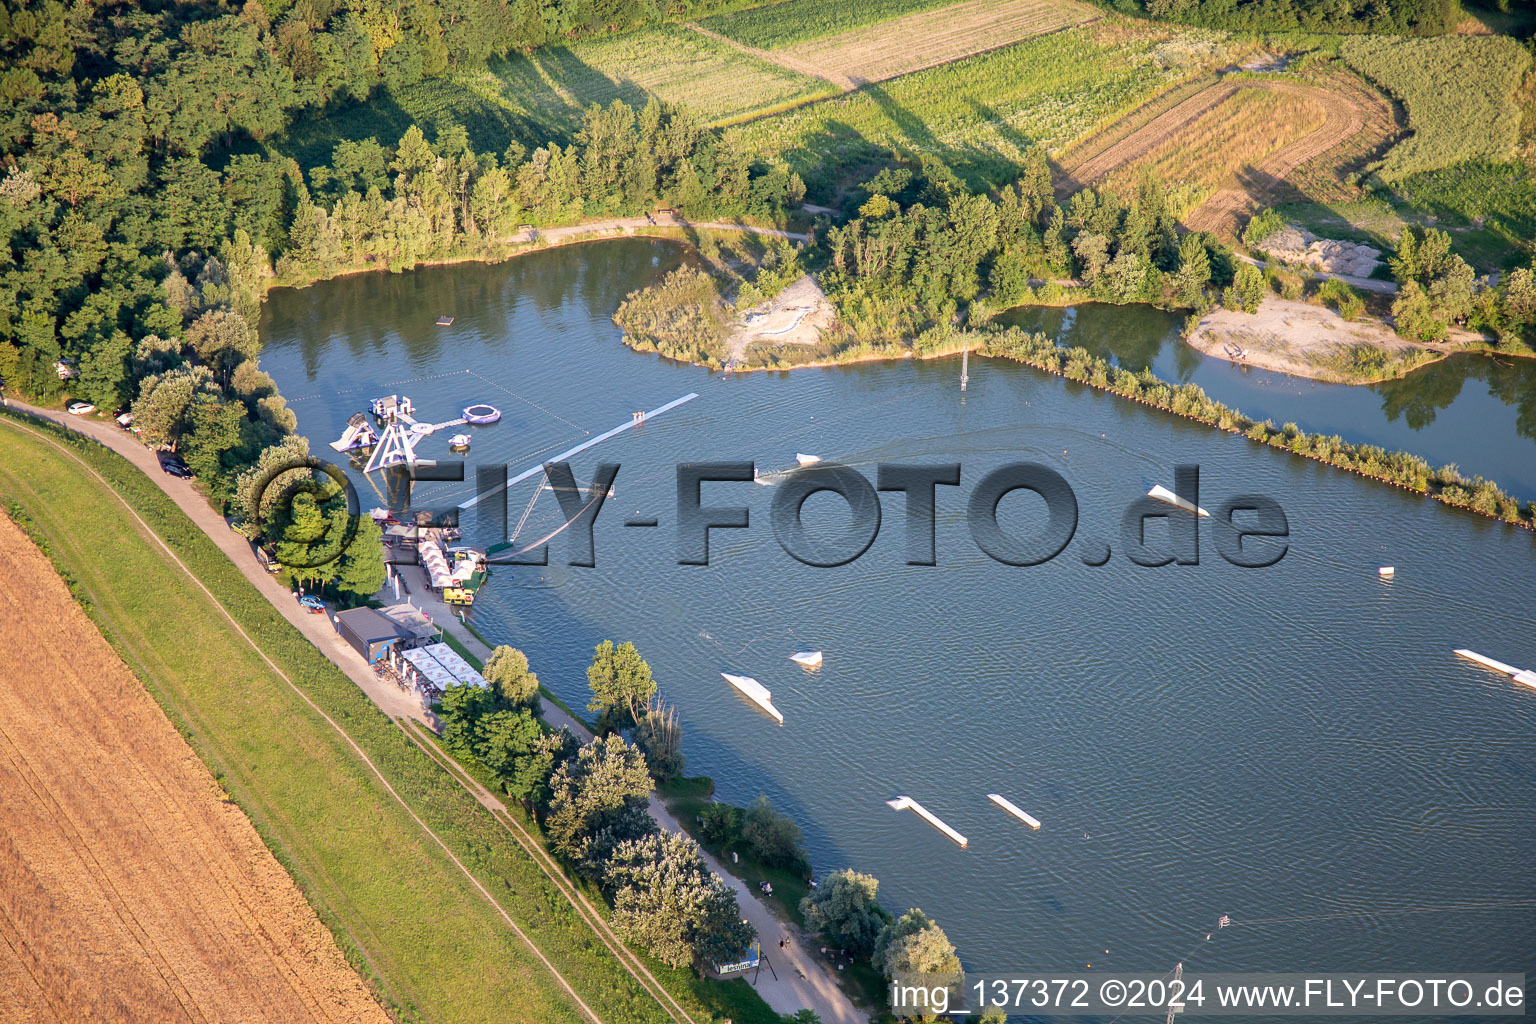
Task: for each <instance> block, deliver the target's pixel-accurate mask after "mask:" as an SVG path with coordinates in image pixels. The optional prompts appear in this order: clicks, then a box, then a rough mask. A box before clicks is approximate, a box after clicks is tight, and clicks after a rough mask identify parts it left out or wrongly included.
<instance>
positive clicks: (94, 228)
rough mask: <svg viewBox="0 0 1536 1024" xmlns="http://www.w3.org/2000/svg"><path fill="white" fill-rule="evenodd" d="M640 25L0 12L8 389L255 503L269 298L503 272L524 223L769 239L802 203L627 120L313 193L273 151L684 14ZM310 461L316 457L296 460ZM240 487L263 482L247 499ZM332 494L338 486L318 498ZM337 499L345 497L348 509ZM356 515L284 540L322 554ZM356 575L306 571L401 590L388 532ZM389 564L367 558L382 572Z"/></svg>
mask: <svg viewBox="0 0 1536 1024" xmlns="http://www.w3.org/2000/svg"><path fill="white" fill-rule="evenodd" d="M686 7H687V5H686V4H674V5H671V6H669V7H665V8H663V7H657V6H653V5H641V4H636V3H624V2H617V3H607V4H604V3H592V2H581V0H568V2H557V3H532V2H526V0H525V2H519V3H512V4H504V3H499V2H498V3H492V2H488V0H432V2H422V3H414V4H410V5H399V4H395V3H386V2H380V0H351V2H347V3H342V2H337V0H297V2H289V0H269V2H267V3H265V4H263V3H259V2H255V0H251V2H247V3H246V4H245V5H244V6H237V5H231V4H228V3H222V2H210V3H197V4H194V3H184V2H171V3H167V4H164V5H151V6H147V7H145V6H131V5H130V6H122V5H100V4H89V3H87V4H79V5H66V4H63V3H60V2H57V0H41V2H38V0H26V2H18V0H6V2H5V3H4V5H3V6H0V239H3V240H4V244H0V387H3V388H5V389H7V390H9V391H11V392H12V393H18V392H19V393H21V394H23V395H26V396H28V397H32V398H35V399H39V400H42V401H44V402H51V401H57V400H58V399H59V398H60V397H61V396H63V395H65V394H68V395H70V396H73V397H79V398H84V399H87V400H89V401H90V402H92V403H93V404H95V405H96V406H97V407H98V408H99V409H101V410H103V411H105V412H109V413H110V412H114V411H117V410H120V409H124V408H127V409H130V410H131V411H132V413H133V415H134V418H135V428H136V429H137V430H138V431H139V432H140V433H141V436H142V437H143V438H144V440H145V441H146V442H148V443H150V444H152V445H155V446H157V447H163V448H168V449H171V450H174V451H176V452H179V453H181V454H182V455H183V456H184V457H185V459H186V461H187V462H188V464H189V465H190V466H191V468H192V470H193V472H195V473H196V474H197V476H198V478H199V481H200V483H201V485H202V486H203V487H204V488H205V489H206V491H207V493H208V495H209V497H210V499H211V500H212V501H213V503H214V504H215V505H216V506H217V507H220V508H222V509H225V510H226V511H231V512H234V513H235V514H237V515H242V516H244V517H245V518H246V520H247V522H250V523H254V522H257V521H258V518H257V517H256V516H251V515H248V514H247V513H248V512H249V511H250V510H248V509H246V508H244V507H243V506H242V505H241V503H240V502H239V501H238V500H237V498H238V497H239V495H238V493H237V492H239V491H241V490H242V488H243V489H244V490H247V491H248V490H249V488H250V486H251V483H252V477H251V475H250V473H249V472H248V470H250V468H251V467H253V466H256V465H258V464H262V462H261V460H262V457H263V453H264V452H268V453H272V454H270V455H269V456H268V457H267V460H266V463H267V464H270V463H271V461H272V459H273V458H276V457H278V456H292V455H294V454H295V449H293V448H291V447H285V445H286V439H287V438H288V437H289V435H291V434H292V432H293V430H294V428H295V420H294V416H293V414H292V412H291V411H290V410H288V409H287V407H286V406H285V404H284V402H283V399H282V397H281V396H280V395H278V393H277V388H276V386H275V385H274V383H273V381H272V379H271V378H270V377H269V376H267V375H266V374H265V373H263V372H261V371H260V370H259V369H258V368H257V357H258V354H259V351H260V343H259V340H258V338H257V334H256V329H255V324H256V320H257V316H258V313H259V309H260V302H261V295H262V293H263V291H264V290H265V288H266V287H268V286H269V285H270V284H272V283H273V282H274V281H275V280H277V279H278V275H280V277H281V280H282V281H283V283H288V284H298V283H307V282H308V281H311V280H314V279H316V278H319V277H323V276H328V275H331V274H334V273H336V272H338V271H339V270H343V269H354V268H368V267H388V268H391V269H400V268H404V267H408V266H411V265H413V264H415V263H417V262H419V261H421V260H426V259H440V258H451V257H454V256H460V255H486V254H491V253H494V252H495V251H497V250H498V247H504V245H505V243H506V241H507V240H508V238H509V236H510V235H512V234H513V233H514V232H515V229H516V228H517V227H518V226H519V225H520V224H522V223H527V224H535V225H548V224H561V223H569V222H573V221H577V220H579V219H581V218H584V217H594V216H613V215H619V214H635V213H638V212H640V211H641V210H643V209H644V208H645V207H647V206H649V205H653V204H655V203H657V202H666V203H668V204H670V205H673V206H678V207H681V208H682V209H684V210H685V211H686V212H687V213H689V214H694V215H701V214H704V215H711V214H731V215H737V214H757V215H760V216H766V217H772V216H776V215H778V214H779V213H781V212H782V210H783V208H784V205H785V204H786V203H787V202H792V201H797V200H798V198H799V196H800V195H801V194H802V193H803V186H801V185H800V184H799V182H798V181H797V180H796V179H794V178H792V177H791V176H790V175H788V174H787V173H785V172H784V171H782V170H772V169H767V168H762V167H759V166H756V165H755V163H754V161H753V160H752V158H751V157H750V156H749V155H748V154H747V153H745V152H744V151H742V150H741V149H739V148H738V147H735V146H733V145H731V144H730V143H728V142H726V141H724V140H723V139H722V138H721V136H720V135H719V134H718V133H715V132H711V131H706V130H705V129H704V128H703V127H702V126H701V125H700V124H699V122H698V121H697V120H696V119H694V118H693V117H691V116H690V115H689V114H687V113H686V112H684V111H680V110H676V109H672V108H668V107H664V106H662V105H660V104H658V103H654V102H653V103H651V104H650V105H648V106H647V107H645V108H644V109H642V110H638V111H637V110H634V109H631V108H629V107H627V106H625V105H624V104H622V103H615V104H614V105H613V106H611V107H609V108H607V109H599V108H595V107H594V108H593V109H592V110H591V111H589V112H588V114H587V116H586V118H585V120H584V123H583V128H582V131H581V133H580V134H579V136H578V137H577V138H576V139H575V140H574V141H573V142H571V144H570V145H568V146H567V147H565V148H562V147H561V146H559V145H556V144H553V143H552V144H550V145H549V146H547V147H539V148H536V149H535V150H534V151H533V152H531V153H528V152H525V151H524V150H523V149H522V148H521V147H520V146H513V147H512V148H510V149H508V150H507V151H505V152H503V153H476V152H473V151H472V150H471V148H470V146H469V144H468V140H467V133H466V132H465V131H464V129H463V128H462V127H458V126H454V125H447V126H445V127H443V128H442V129H441V130H439V131H438V132H437V135H436V137H435V138H433V139H431V140H429V139H427V138H426V136H425V135H424V134H423V133H422V132H421V130H420V129H418V128H415V127H412V128H411V129H410V130H408V131H407V132H406V133H405V134H404V136H403V137H402V138H401V139H400V140H398V143H396V144H394V145H390V144H388V143H387V141H386V143H383V144H381V142H380V141H379V140H376V139H364V140H362V141H360V142H344V143H341V144H339V145H338V146H336V148H335V151H334V153H333V154H332V158H331V161H330V163H329V164H326V165H324V166H320V167H316V168H313V169H312V170H311V172H310V173H309V175H308V177H307V178H306V176H305V174H304V173H303V172H301V170H300V168H299V167H298V165H297V164H296V163H295V162H294V161H293V160H291V159H287V158H284V157H282V156H281V155H279V154H278V153H277V152H276V151H275V150H274V149H273V148H271V141H272V140H273V139H274V137H276V136H277V135H279V134H280V133H281V132H282V131H283V130H284V129H285V127H286V125H287V124H288V122H289V120H290V118H292V117H295V116H303V115H304V112H306V111H314V110H318V109H319V108H321V107H324V106H326V105H327V104H332V103H345V102H353V101H357V100H362V99H365V98H367V97H368V95H369V94H370V91H371V90H372V89H373V88H374V86H375V85H376V84H377V83H378V82H379V81H381V80H389V81H395V82H399V81H406V80H410V79H411V78H412V77H413V76H415V77H419V76H420V75H421V74H431V73H435V72H436V71H439V70H442V69H444V68H445V67H446V66H447V63H446V62H447V61H449V60H450V58H451V59H454V60H464V61H475V60H482V59H483V58H484V56H485V54H486V53H487V52H488V50H487V48H488V47H489V48H490V50H491V51H497V50H505V49H508V48H511V47H516V46H533V45H538V44H540V43H542V42H544V41H546V40H548V39H553V38H560V37H565V36H569V35H571V34H573V33H580V32H584V31H600V30H606V29H608V28H613V27H620V26H624V25H628V24H631V23H633V22H634V21H635V20H636V19H640V20H646V19H651V20H654V19H657V18H662V17H667V16H673V15H677V14H680V13H686ZM298 454H300V455H302V454H305V453H298ZM242 478H244V482H243V484H242ZM312 482H313V483H315V484H316V485H318V486H319V487H320V488H321V489H323V488H324V482H323V481H322V480H320V479H319V477H315V478H314V480H313V481H312ZM328 500H329V499H328ZM336 514H337V513H336V508H335V504H334V502H333V501H332V502H330V504H329V505H327V504H326V503H325V502H322V503H319V504H317V503H315V502H314V501H313V500H310V499H305V500H304V501H301V502H300V503H299V505H298V506H297V507H295V508H294V509H291V510H288V511H287V512H285V513H284V514H283V515H282V516H280V517H279V518H278V519H277V520H268V521H267V525H268V527H269V529H268V531H267V532H268V537H267V539H268V540H269V541H272V542H273V543H274V545H275V546H276V547H277V548H278V549H279V553H280V554H281V553H282V552H283V551H288V552H289V553H291V554H300V555H301V554H303V553H304V552H312V551H313V550H314V548H315V544H316V538H317V537H319V536H321V535H322V534H324V533H325V531H324V530H323V526H324V524H325V523H326V522H328V521H331V520H333V519H334V517H335V515H336ZM370 526H371V524H367V523H365V524H362V528H361V529H360V530H359V532H358V533H357V535H356V541H355V544H354V548H353V550H352V552H351V557H350V558H349V559H347V560H344V561H342V562H337V563H335V564H333V565H330V566H329V567H325V568H319V569H315V570H301V571H296V572H290V573H289V575H290V576H291V577H292V578H293V580H294V581H295V582H297V583H299V584H301V585H308V586H312V587H330V588H333V589H334V590H335V591H336V592H337V593H339V594H342V595H344V596H348V595H350V596H351V597H358V596H367V595H368V594H371V593H372V592H373V591H372V590H370V589H365V588H366V587H367V585H368V584H369V583H372V584H373V589H377V587H378V586H381V585H382V584H383V582H384V581H383V575H382V573H383V568H382V561H381V558H382V556H381V554H380V553H379V552H378V551H377V550H376V549H377V547H378V545H377V535H376V531H372V532H370V530H369V527H370ZM365 549H366V550H365Z"/></svg>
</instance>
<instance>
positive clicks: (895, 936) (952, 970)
mask: <svg viewBox="0 0 1536 1024" xmlns="http://www.w3.org/2000/svg"><path fill="white" fill-rule="evenodd" d="M873 962H874V965H875V968H876V970H878V971H879V972H880V973H881V974H883V975H884V976H885V977H887V978H895V977H896V975H897V974H898V973H910V974H930V973H931V974H958V973H960V958H959V957H957V956H955V947H954V944H953V943H951V942H950V941H949V936H947V935H945V934H944V929H942V928H940V927H939V926H938V925H936V924H934V922H933V918H931V917H929V916H928V915H927V914H925V913H923V912H922V911H921V910H918V909H917V908H915V907H914V908H913V909H911V910H908V911H907V912H906V913H905V914H902V915H901V916H900V917H898V918H896V919H895V920H894V921H892V922H891V923H890V924H888V925H886V926H885V928H883V929H882V930H881V932H880V935H879V936H878V937H877V938H876V939H875V950H874V954H873Z"/></svg>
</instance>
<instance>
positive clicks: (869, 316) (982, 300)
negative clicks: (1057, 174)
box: [821, 150, 1234, 339]
mask: <svg viewBox="0 0 1536 1024" xmlns="http://www.w3.org/2000/svg"><path fill="white" fill-rule="evenodd" d="M863 188H864V191H865V192H866V193H867V194H868V199H867V200H865V202H864V203H863V204H862V205H861V206H860V208H859V213H858V216H857V217H855V218H854V219H852V220H850V221H849V222H848V223H847V224H844V225H842V226H840V227H834V228H832V229H830V230H829V231H828V233H827V237H826V264H827V266H826V269H825V270H824V272H823V273H822V275H821V280H822V283H823V286H824V287H825V288H826V291H827V294H828V296H829V297H830V298H831V299H832V300H833V302H834V303H835V304H836V305H837V307H838V312H839V315H840V316H841V317H842V319H843V322H844V323H845V324H847V325H848V326H849V327H850V328H851V329H852V331H853V333H854V334H855V335H857V336H859V337H861V338H865V339H870V338H892V337H905V338H910V337H915V336H917V335H918V334H920V333H921V332H922V331H923V330H926V329H927V328H929V327H932V326H936V325H941V324H948V323H950V322H952V321H954V320H955V319H956V317H957V316H958V315H959V314H961V313H962V312H965V313H967V315H968V316H969V317H970V318H971V319H972V320H973V321H977V320H980V319H984V318H985V317H986V316H987V315H989V312H990V311H991V310H994V309H997V308H999V307H1006V306H1012V305H1017V304H1018V303H1020V302H1025V301H1028V300H1029V299H1030V298H1032V297H1033V295H1034V289H1035V288H1036V287H1037V286H1039V285H1041V284H1044V283H1047V282H1050V281H1052V280H1054V279H1058V278H1075V279H1079V280H1081V281H1082V282H1083V283H1084V284H1086V285H1087V286H1088V289H1089V292H1090V294H1091V295H1092V296H1093V297H1095V298H1099V299H1103V300H1105V301H1110V302H1156V303H1159V304H1163V305H1169V306H1185V307H1194V308H1197V309H1202V308H1206V307H1208V306H1209V305H1210V304H1211V303H1212V302H1213V301H1215V297H1216V295H1218V294H1219V290H1220V289H1221V288H1223V287H1225V286H1227V285H1230V284H1231V283H1232V281H1233V274H1234V267H1233V261H1232V258H1231V252H1230V250H1229V249H1227V248H1226V247H1225V246H1224V245H1222V244H1221V243H1220V242H1219V241H1217V240H1216V239H1215V238H1214V237H1213V236H1211V235H1207V234H1200V233H1193V234H1188V235H1185V236H1184V237H1183V238H1182V239H1181V238H1180V237H1179V236H1178V235H1177V234H1176V233H1175V231H1174V223H1175V217H1174V214H1173V211H1172V210H1171V208H1170V205H1169V201H1168V198H1167V191H1166V189H1165V188H1164V186H1163V184H1162V183H1161V182H1160V181H1158V180H1157V179H1156V178H1155V177H1153V176H1151V175H1150V174H1146V175H1143V176H1142V178H1141V180H1140V181H1139V183H1138V185H1137V187H1136V191H1135V194H1134V195H1133V196H1131V197H1129V198H1128V199H1122V198H1121V197H1120V196H1119V195H1117V194H1116V193H1115V192H1114V191H1113V190H1112V189H1109V188H1101V189H1093V188H1085V189H1082V190H1080V191H1079V192H1077V193H1076V194H1074V195H1073V196H1071V198H1070V199H1069V200H1068V201H1067V203H1066V204H1065V205H1064V206H1063V205H1059V204H1058V203H1057V202H1056V198H1055V196H1054V194H1053V192H1052V190H1051V178H1050V170H1049V167H1048V166H1047V164H1046V158H1045V154H1044V153H1043V152H1042V151H1039V150H1033V151H1031V153H1030V154H1029V155H1028V159H1027V160H1026V162H1025V167H1024V171H1023V173H1022V174H1021V175H1020V177H1019V178H1018V179H1017V180H1016V181H1014V182H1013V183H1012V184H1010V185H1008V186H1007V187H1005V188H1003V189H1001V190H999V191H998V192H997V193H996V194H994V195H975V194H972V193H971V192H970V191H969V190H968V189H966V188H965V186H964V185H963V184H961V183H960V182H959V181H958V180H955V179H953V178H949V177H946V176H944V175H943V174H942V172H941V171H936V170H935V169H934V168H927V169H925V173H924V174H922V175H918V174H914V173H913V172H912V171H910V170H907V169H899V170H886V171H882V172H881V173H880V174H879V175H878V176H877V177H876V178H874V179H872V180H871V181H869V182H866V183H865V185H864V186H863Z"/></svg>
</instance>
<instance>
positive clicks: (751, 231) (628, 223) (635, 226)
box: [529, 217, 810, 245]
mask: <svg viewBox="0 0 1536 1024" xmlns="http://www.w3.org/2000/svg"><path fill="white" fill-rule="evenodd" d="M666 228H672V229H678V228H681V229H683V230H687V229H689V228H698V229H701V230H706V231H740V232H741V233H743V234H747V235H771V236H772V237H774V238H791V239H794V240H795V241H797V242H803V241H805V240H806V239H807V238H809V237H810V236H809V235H806V234H803V233H800V232H796V231H784V230H781V229H779V228H760V227H757V226H756V225H754V224H734V223H726V222H724V221H706V222H704V223H699V224H695V223H693V222H692V221H685V220H665V221H660V222H658V221H655V220H652V219H649V218H646V217H620V218H616V219H614V220H598V221H590V222H588V223H586V224H572V225H570V226H569V227H563V228H534V229H533V231H532V232H531V233H530V235H529V237H530V239H531V240H533V241H539V242H548V243H550V244H554V245H558V244H560V243H563V242H573V241H579V240H581V239H582V238H584V237H585V236H587V235H594V236H599V237H601V236H603V235H607V234H612V233H614V232H621V233H623V234H626V235H644V234H653V233H654V234H662V233H663V230H664V229H666Z"/></svg>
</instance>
